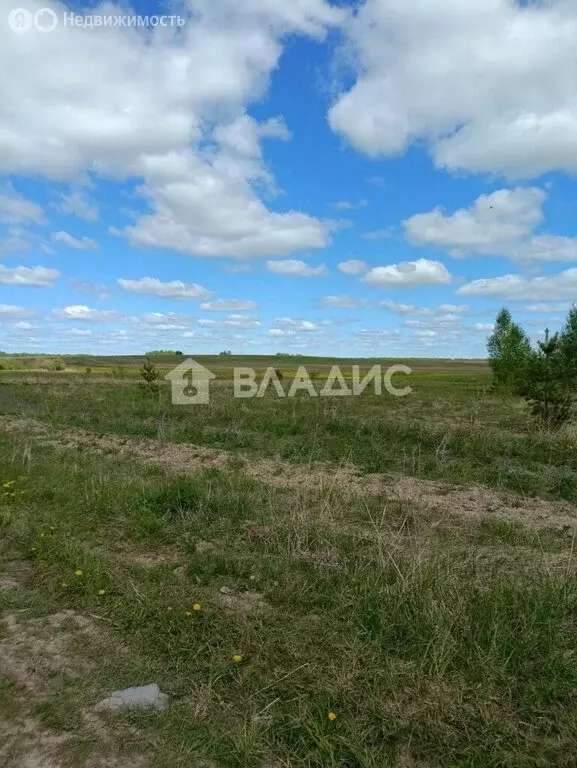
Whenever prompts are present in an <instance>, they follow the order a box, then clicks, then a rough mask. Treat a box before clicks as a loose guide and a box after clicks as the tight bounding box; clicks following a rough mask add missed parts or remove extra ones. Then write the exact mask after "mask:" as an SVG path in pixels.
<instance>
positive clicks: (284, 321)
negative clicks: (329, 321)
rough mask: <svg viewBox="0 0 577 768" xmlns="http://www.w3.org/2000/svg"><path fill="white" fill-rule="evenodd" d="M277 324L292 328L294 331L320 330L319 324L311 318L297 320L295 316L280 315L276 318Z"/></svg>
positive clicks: (308, 331) (309, 331)
mask: <svg viewBox="0 0 577 768" xmlns="http://www.w3.org/2000/svg"><path fill="white" fill-rule="evenodd" d="M275 324H276V325H280V326H282V327H283V328H290V329H291V330H293V331H304V332H305V333H311V332H315V331H319V330H320V328H319V326H318V325H317V324H316V323H313V322H311V321H310V320H297V319H295V318H293V317H279V318H278V319H277V320H275Z"/></svg>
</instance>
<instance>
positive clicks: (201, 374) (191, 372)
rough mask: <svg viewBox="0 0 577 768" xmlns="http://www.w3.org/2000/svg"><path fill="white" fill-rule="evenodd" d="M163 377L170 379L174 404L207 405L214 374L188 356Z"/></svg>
mask: <svg viewBox="0 0 577 768" xmlns="http://www.w3.org/2000/svg"><path fill="white" fill-rule="evenodd" d="M164 378H165V379H166V380H167V381H170V387H171V392H172V402H173V404H174V405H207V404H208V403H209V402H210V381H211V379H215V378H216V376H215V374H214V373H212V371H209V370H208V368H205V367H204V365H201V364H200V363H197V362H196V360H193V359H192V357H189V358H187V359H186V360H184V362H182V363H181V364H180V365H177V366H176V368H173V369H172V371H170V372H169V373H167V374H166V376H165V377H164Z"/></svg>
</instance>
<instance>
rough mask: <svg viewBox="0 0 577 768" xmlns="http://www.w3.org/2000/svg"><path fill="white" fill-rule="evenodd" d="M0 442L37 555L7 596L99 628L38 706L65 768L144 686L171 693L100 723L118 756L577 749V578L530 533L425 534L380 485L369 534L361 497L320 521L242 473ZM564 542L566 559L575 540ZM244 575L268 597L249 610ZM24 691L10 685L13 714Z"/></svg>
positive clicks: (439, 761) (561, 757)
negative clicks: (71, 613)
mask: <svg viewBox="0 0 577 768" xmlns="http://www.w3.org/2000/svg"><path fill="white" fill-rule="evenodd" d="M0 450H1V451H2V456H3V457H4V461H3V464H2V477H1V479H2V482H3V483H4V482H6V481H11V480H14V481H15V483H14V485H13V486H10V489H9V493H8V494H4V495H3V496H2V498H1V500H0V518H1V520H2V537H3V539H4V541H5V542H8V543H9V544H10V546H12V547H14V548H15V549H16V550H17V551H18V552H20V555H21V557H23V558H25V559H27V560H28V561H29V562H30V563H31V564H33V565H34V568H35V576H34V581H33V585H29V586H27V587H25V588H22V589H20V590H7V591H4V592H2V591H0V600H1V601H2V603H0V604H1V605H2V606H3V608H4V610H5V611H8V612H10V611H14V610H16V611H22V610H24V611H25V612H26V616H27V617H38V616H42V615H50V614H53V613H54V612H55V611H58V610H62V609H70V608H71V609H74V610H75V611H76V612H78V613H80V614H82V615H88V616H95V617H98V618H97V619H95V620H94V621H95V623H96V625H97V626H101V627H102V628H103V630H102V631H103V632H105V633H106V643H105V646H106V647H107V648H108V651H107V653H105V654H103V655H102V656H98V657H96V658H95V657H94V648H93V646H90V647H86V645H85V644H84V641H82V642H81V641H80V640H79V643H78V646H77V647H75V648H74V654H75V656H76V657H78V658H80V659H84V660H85V661H86V663H87V664H88V669H89V672H88V673H87V674H86V675H85V676H84V677H83V678H81V679H77V678H72V679H67V678H62V677H58V676H57V677H56V679H55V680H53V681H52V682H51V683H50V685H49V687H48V689H47V690H46V691H44V692H43V693H42V695H40V696H39V697H38V700H36V701H34V707H33V714H34V716H35V717H36V718H38V720H39V722H40V723H41V724H42V727H45V728H51V729H56V730H57V731H63V732H65V733H72V734H76V737H75V739H73V741H72V743H71V744H69V746H68V747H67V751H66V759H67V760H68V761H69V762H67V763H66V765H78V766H80V765H83V764H84V762H83V761H85V760H86V759H87V755H91V754H94V753H98V751H99V750H101V749H104V747H103V746H102V744H101V743H100V741H99V736H98V734H97V733H96V734H95V733H91V732H90V731H89V730H88V731H87V730H86V728H85V727H83V725H82V722H81V720H80V719H79V715H78V711H79V709H81V708H83V707H84V708H90V706H91V705H92V704H93V703H94V702H95V701H97V700H98V698H99V697H102V696H103V695H105V694H106V693H107V692H108V691H110V690H113V689H117V688H121V687H125V686H127V685H131V684H143V683H147V682H151V681H156V682H158V683H159V685H160V686H161V688H162V689H163V690H165V691H167V692H168V693H170V694H171V696H172V702H173V703H172V706H171V708H170V709H169V710H168V711H166V712H164V713H162V714H160V715H147V716H138V717H136V716H125V717H121V718H119V719H116V720H114V719H113V720H112V721H111V722H110V724H109V727H110V729H111V733H112V734H113V736H114V734H116V740H114V738H113V747H111V746H110V744H109V745H108V746H107V747H106V749H111V748H113V749H114V750H115V754H123V753H124V752H126V754H127V757H126V760H127V764H129V759H130V758H129V755H130V754H131V752H130V750H133V751H134V750H138V749H141V748H142V746H143V745H144V746H145V747H146V750H148V751H149V753H150V754H152V755H153V765H154V766H166V768H168V766H170V767H171V768H174V767H178V766H183V767H184V766H190V765H194V762H193V760H198V759H200V758H201V757H202V758H203V759H204V758H206V759H211V760H213V761H215V764H216V765H218V766H223V767H224V768H233V767H234V768H252V767H254V768H261V767H262V766H263V765H266V764H267V763H266V760H269V759H270V758H271V757H274V759H276V760H277V761H278V763H277V764H278V765H281V766H282V765H284V766H299V768H300V766H311V767H313V766H314V767H317V766H318V768H321V767H322V768H325V767H326V766H334V767H335V768H337V766H338V767H339V768H342V767H343V766H347V768H357V767H358V768H377V766H378V767H379V768H382V767H383V766H394V765H406V764H407V762H406V761H407V760H413V761H414V763H412V764H415V765H442V766H447V767H449V766H451V767H452V768H456V766H483V767H484V766H509V765H515V766H523V767H524V766H527V768H529V766H547V765H559V766H564V765H565V766H570V765H572V764H573V757H572V754H573V752H572V747H571V745H572V744H574V742H575V738H576V737H577V733H576V726H575V724H576V722H577V721H576V720H575V703H574V702H575V699H574V693H575V690H576V686H577V667H576V666H575V654H576V652H577V639H576V638H577V635H576V634H575V623H574V621H575V620H574V617H575V612H576V610H577V584H576V583H575V579H574V576H573V575H572V572H571V571H566V570H564V569H561V570H560V571H559V572H551V571H550V570H548V569H546V568H544V567H542V566H541V564H540V552H541V544H540V542H539V541H538V540H536V539H535V538H534V537H532V536H531V535H530V534H529V533H526V532H524V531H523V529H521V528H519V527H516V526H514V527H510V526H506V525H502V524H494V523H491V524H487V523H484V524H480V526H479V529H478V531H477V533H475V531H474V530H473V532H472V535H473V536H474V537H476V542H475V549H474V551H471V552H467V550H466V549H464V548H463V547H461V546H455V545H454V543H453V542H452V541H451V539H450V538H449V539H447V537H446V536H442V535H438V536H435V535H434V534H432V535H431V536H429V538H428V539H427V543H426V545H425V544H423V540H422V539H421V538H419V536H417V535H415V527H414V526H411V525H406V526H405V525H403V524H402V521H403V520H404V519H405V517H406V515H407V513H408V512H409V510H407V508H406V507H405V506H404V505H403V504H400V503H399V504H395V503H391V502H390V500H388V499H384V498H383V499H376V500H373V502H372V503H373V504H374V505H375V508H377V507H378V506H379V502H380V506H381V509H383V508H384V509H385V513H384V518H383V521H382V522H383V524H386V525H389V526H390V528H386V529H385V532H384V533H383V534H382V535H381V534H378V532H374V531H373V534H371V523H370V521H371V520H372V519H373V512H374V510H372V509H370V508H365V507H364V505H363V504H362V503H360V504H359V499H356V500H355V499H354V498H351V499H348V500H347V499H344V498H342V499H337V500H335V499H334V498H332V502H331V506H330V510H331V513H330V516H329V517H327V515H326V504H325V503H324V499H323V497H322V494H321V495H319V494H315V493H312V494H310V495H309V496H306V495H304V496H303V495H301V496H299V498H298V500H295V497H294V494H293V493H292V492H289V491H288V490H287V489H283V488H272V487H269V486H266V485H263V484H260V483H257V482H254V481H251V480H249V479H247V478H246V477H245V476H244V475H243V474H242V472H241V471H238V472H234V471H227V472H218V471H209V472H204V473H203V472H200V473H197V474H195V475H194V476H190V477H178V476H176V477H175V476H171V475H166V474H164V473H162V472H161V471H160V470H158V469H155V468H152V467H143V466H142V465H138V464H135V463H132V462H127V461H119V460H118V459H113V458H106V457H102V456H95V455H89V454H75V453H64V454H60V455H58V456H56V455H55V454H54V451H53V448H51V447H49V446H45V447H41V446H37V445H31V444H30V443H29V442H27V441H26V440H25V438H15V437H6V436H2V437H1V438H0ZM13 493H14V494H15V495H12V494H13ZM410 511H411V512H412V514H413V515H414V516H415V519H416V520H418V519H421V525H426V523H427V519H428V518H427V511H426V510H422V514H420V511H419V509H418V508H415V506H414V505H413V506H412V508H411V510H410ZM392 531H396V533H395V535H391V532H392ZM199 542H202V543H204V544H205V546H204V547H199ZM206 542H210V547H208V548H207V546H206ZM495 543H498V544H500V545H506V546H508V545H510V544H512V543H513V544H517V545H518V544H520V543H522V544H523V545H524V546H526V547H527V549H528V551H529V552H531V551H534V555H535V556H534V557H529V556H526V557H525V558H524V561H523V562H522V563H520V564H518V565H517V567H516V571H515V573H513V574H511V573H508V572H507V571H504V570H503V569H502V568H501V567H500V565H499V563H497V562H495V564H494V565H491V562H490V560H489V562H484V563H483V564H482V565H480V563H479V559H478V554H479V552H480V551H482V550H483V547H484V546H485V545H487V551H488V552H490V551H491V547H492V546H494V545H495ZM556 550H557V551H559V552H561V553H564V554H565V555H566V557H567V561H568V562H569V558H570V553H571V550H572V541H571V539H564V538H563V537H558V542H557V545H556ZM147 553H153V554H158V555H166V558H165V559H164V560H159V561H158V562H154V561H153V562H152V563H146V562H144V561H143V559H142V558H143V556H145V555H146V554H147ZM175 569H176V572H175ZM77 570H81V571H82V574H81V575H79V576H76V575H75V571H77ZM63 584H65V585H66V586H63ZM222 587H227V588H229V589H230V590H232V591H233V597H234V600H235V601H236V602H235V604H234V605H233V607H232V608H231V607H230V606H228V607H227V606H226V605H225V604H223V602H222V593H221V592H220V590H221V588H222ZM100 590H105V591H104V594H102V595H100V594H99V592H100ZM254 592H258V594H259V595H260V597H259V598H258V600H257V602H260V603H262V606H261V607H260V608H258V607H257V608H256V609H255V610H248V608H249V607H250V606H251V605H253V604H254V603H253V602H251V599H250V598H249V596H250V595H251V594H253V593H254ZM194 602H199V603H201V605H202V610H201V611H198V612H193V611H192V610H191V606H192V604H193V603H194ZM247 606H248V608H247ZM189 614H190V615H189ZM115 649H116V651H115ZM234 654H241V655H242V656H243V661H242V663H241V664H235V663H234V662H233V661H232V656H233V655H234ZM21 698H22V697H21V694H19V692H18V691H13V692H12V695H10V696H8V697H5V698H3V699H0V713H1V714H2V716H3V717H7V718H11V717H16V709H17V704H18V701H20V700H21ZM25 700H26V697H25ZM18 706H20V705H18ZM329 712H335V713H336V714H337V719H336V720H335V721H334V722H331V721H330V720H329V719H328V713H329ZM129 727H131V728H133V729H134V728H136V729H137V738H135V734H134V732H132V738H127V736H126V734H127V733H129V731H126V730H122V729H126V728H129ZM119 734H120V735H119ZM403 761H405V762H403ZM419 761H420V762H419ZM269 764H271V763H269ZM408 764H411V763H408Z"/></svg>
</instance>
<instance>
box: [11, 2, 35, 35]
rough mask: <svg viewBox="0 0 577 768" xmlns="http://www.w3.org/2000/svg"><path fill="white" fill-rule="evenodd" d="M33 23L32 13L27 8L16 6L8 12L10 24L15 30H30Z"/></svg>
mask: <svg viewBox="0 0 577 768" xmlns="http://www.w3.org/2000/svg"><path fill="white" fill-rule="evenodd" d="M32 24H33V20H32V14H31V13H30V11H27V10H26V8H14V10H13V11H10V13H9V14H8V26H9V27H10V29H11V30H12V31H13V32H28V30H30V29H32Z"/></svg>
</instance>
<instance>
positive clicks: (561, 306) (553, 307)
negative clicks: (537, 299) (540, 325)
mask: <svg viewBox="0 0 577 768" xmlns="http://www.w3.org/2000/svg"><path fill="white" fill-rule="evenodd" d="M570 307H571V304H570V303H569V302H565V301H562V302H558V303H556V304H544V303H540V304H529V305H527V306H525V307H523V309H524V310H525V312H543V313H547V314H548V313H550V312H567V311H568V310H569V309H570Z"/></svg>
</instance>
